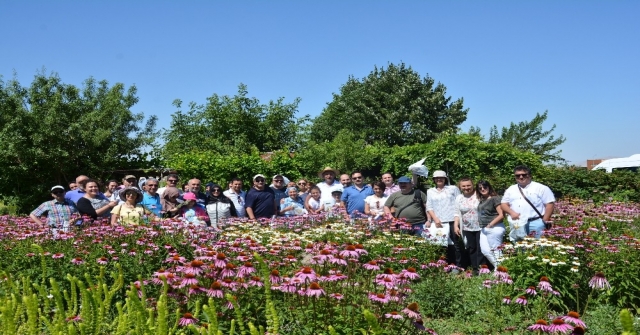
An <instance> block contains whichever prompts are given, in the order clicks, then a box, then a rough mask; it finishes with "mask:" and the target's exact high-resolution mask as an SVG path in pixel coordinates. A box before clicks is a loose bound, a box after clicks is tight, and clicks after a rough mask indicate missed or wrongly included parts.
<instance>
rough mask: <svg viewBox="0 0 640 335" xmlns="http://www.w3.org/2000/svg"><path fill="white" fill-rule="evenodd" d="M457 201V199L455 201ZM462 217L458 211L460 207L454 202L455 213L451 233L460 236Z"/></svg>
mask: <svg viewBox="0 0 640 335" xmlns="http://www.w3.org/2000/svg"><path fill="white" fill-rule="evenodd" d="M456 200H457V199H456ZM461 217H462V212H461V211H460V205H459V204H458V201H456V213H455V214H453V232H454V233H455V234H456V235H458V236H460V234H461V232H460V218H461Z"/></svg>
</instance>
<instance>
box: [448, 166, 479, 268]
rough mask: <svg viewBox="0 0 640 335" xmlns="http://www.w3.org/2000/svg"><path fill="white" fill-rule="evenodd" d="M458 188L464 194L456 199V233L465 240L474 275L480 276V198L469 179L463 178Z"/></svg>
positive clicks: (466, 251)
mask: <svg viewBox="0 0 640 335" xmlns="http://www.w3.org/2000/svg"><path fill="white" fill-rule="evenodd" d="M458 187H459V188H460V190H462V194H460V195H458V196H457V197H456V201H455V204H456V212H455V214H454V218H455V219H454V232H455V234H456V235H458V236H459V237H462V238H463V241H464V246H465V253H467V254H468V256H469V262H470V263H471V269H472V270H473V274H474V275H477V274H478V267H479V266H480V252H479V250H480V224H479V222H478V198H477V197H476V192H475V189H474V187H473V181H472V180H471V178H469V177H464V178H461V179H460V181H458Z"/></svg>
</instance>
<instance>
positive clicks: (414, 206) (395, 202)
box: [384, 190, 428, 223]
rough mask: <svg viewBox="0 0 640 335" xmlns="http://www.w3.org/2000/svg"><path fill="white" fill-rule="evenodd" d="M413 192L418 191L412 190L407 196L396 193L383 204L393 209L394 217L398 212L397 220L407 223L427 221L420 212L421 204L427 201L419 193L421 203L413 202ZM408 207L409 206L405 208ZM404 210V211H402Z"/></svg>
mask: <svg viewBox="0 0 640 335" xmlns="http://www.w3.org/2000/svg"><path fill="white" fill-rule="evenodd" d="M415 192H420V191H418V190H412V191H411V192H410V193H409V194H402V192H396V193H394V194H392V195H390V196H389V198H387V201H386V202H385V203H384V205H385V206H386V207H389V208H391V207H395V212H396V215H398V211H400V213H399V214H400V215H399V216H398V217H399V218H402V219H406V220H407V222H409V223H424V222H425V221H427V218H426V216H425V214H424V213H423V212H422V204H423V203H424V202H425V201H427V198H428V197H427V196H425V194H424V193H423V192H420V198H421V199H422V203H417V202H415V201H414V199H415V194H414V193H415ZM407 205H409V206H407ZM403 208H404V209H403Z"/></svg>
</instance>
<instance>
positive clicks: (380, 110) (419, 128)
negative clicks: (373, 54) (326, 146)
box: [311, 63, 468, 146]
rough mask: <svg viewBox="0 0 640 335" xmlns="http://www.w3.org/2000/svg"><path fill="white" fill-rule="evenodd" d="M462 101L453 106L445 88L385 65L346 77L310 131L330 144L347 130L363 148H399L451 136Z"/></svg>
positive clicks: (461, 119)
mask: <svg viewBox="0 0 640 335" xmlns="http://www.w3.org/2000/svg"><path fill="white" fill-rule="evenodd" d="M467 112H468V109H464V108H463V100H462V98H460V99H458V100H455V101H453V102H452V101H451V97H447V96H446V87H445V86H444V85H443V84H441V83H438V84H436V83H435V81H434V79H433V78H431V77H429V76H426V77H424V78H421V77H420V74H419V73H417V72H415V71H414V70H412V69H411V67H408V66H405V64H404V63H400V64H399V65H394V64H391V63H390V64H389V65H388V66H387V68H386V69H385V68H384V67H382V68H378V67H375V69H374V70H373V71H372V72H371V73H370V74H369V75H368V76H367V77H365V78H363V79H362V80H358V79H356V78H354V77H352V76H351V77H349V79H348V80H347V82H346V83H345V84H344V85H343V86H342V87H341V88H340V93H339V94H334V95H333V101H331V102H330V103H329V104H328V105H327V107H326V108H325V109H324V111H323V112H322V114H320V116H318V117H317V118H316V119H315V120H314V122H313V125H312V127H311V139H312V140H314V141H316V142H324V141H331V140H332V139H333V138H334V137H336V136H337V135H338V132H340V130H347V131H349V132H352V133H353V134H356V135H357V137H359V138H362V139H363V140H364V141H365V143H367V144H373V143H376V142H381V143H385V144H386V145H387V146H394V145H398V146H403V145H410V144H415V143H424V142H428V141H431V140H433V139H434V138H435V137H436V135H437V134H439V133H442V132H445V131H455V130H457V127H458V126H459V125H460V124H461V123H462V122H464V121H465V120H466V118H467Z"/></svg>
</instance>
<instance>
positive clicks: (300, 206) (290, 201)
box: [278, 187, 306, 217]
mask: <svg viewBox="0 0 640 335" xmlns="http://www.w3.org/2000/svg"><path fill="white" fill-rule="evenodd" d="M287 195H289V197H288V198H284V199H282V200H284V202H283V203H282V204H280V210H279V211H278V215H284V216H286V217H292V216H296V215H302V214H305V213H306V211H305V209H304V200H302V198H300V196H298V189H297V188H295V187H289V188H288V189H287Z"/></svg>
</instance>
